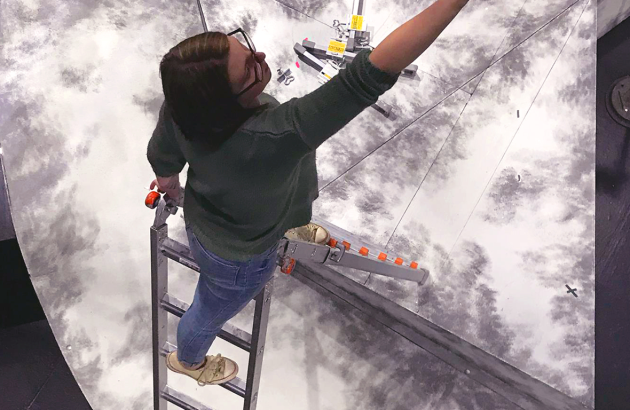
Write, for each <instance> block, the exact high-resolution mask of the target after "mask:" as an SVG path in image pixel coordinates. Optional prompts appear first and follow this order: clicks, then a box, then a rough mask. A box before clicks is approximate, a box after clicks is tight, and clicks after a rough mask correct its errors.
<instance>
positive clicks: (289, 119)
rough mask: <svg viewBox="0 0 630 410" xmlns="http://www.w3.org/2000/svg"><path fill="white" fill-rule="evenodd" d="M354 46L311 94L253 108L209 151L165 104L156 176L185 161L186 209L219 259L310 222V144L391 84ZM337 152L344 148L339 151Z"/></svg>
mask: <svg viewBox="0 0 630 410" xmlns="http://www.w3.org/2000/svg"><path fill="white" fill-rule="evenodd" d="M370 53H371V50H368V49H365V50H362V51H360V52H359V53H358V54H357V56H356V57H355V58H354V60H353V61H352V63H350V64H348V65H347V67H346V69H344V70H340V72H339V74H337V75H336V76H335V77H333V78H332V79H331V80H330V81H328V82H327V83H325V84H323V85H322V86H321V87H319V88H317V89H316V90H314V91H312V92H311V93H309V94H307V95H305V96H303V97H300V98H292V99H290V100H289V101H287V102H285V103H283V104H280V103H279V102H278V101H277V100H276V99H275V98H273V97H271V96H269V95H267V94H264V93H263V94H262V95H261V96H260V97H259V98H260V101H261V103H263V104H264V103H267V102H269V103H270V106H269V108H267V109H265V110H264V111H262V112H259V113H257V114H254V115H253V116H252V117H250V118H248V119H247V121H245V123H244V124H243V125H242V126H241V127H240V128H239V129H238V130H237V131H236V132H235V133H234V135H233V136H232V137H230V139H229V140H228V141H227V142H225V143H224V144H223V145H222V146H221V148H220V149H219V150H218V151H217V152H214V153H211V152H204V151H202V150H199V148H198V147H197V146H194V145H193V143H191V142H189V141H186V140H185V139H184V136H183V134H182V133H181V131H180V130H179V127H178V126H177V125H176V124H175V122H174V121H173V119H172V118H171V117H170V116H169V115H168V114H167V113H168V110H166V111H165V110H164V104H163V105H162V108H161V109H160V114H159V119H158V123H157V126H156V128H155V131H154V132H153V136H152V137H151V140H150V141H149V144H148V148H147V158H148V160H149V163H150V164H151V167H152V168H153V171H154V172H155V174H156V175H157V176H161V177H168V176H172V175H175V174H178V173H180V172H181V171H182V169H183V168H184V166H185V165H186V163H187V162H188V164H189V168H188V176H187V183H186V188H185V200H184V215H185V219H186V222H187V223H188V224H190V226H191V228H192V230H193V232H194V233H195V236H197V238H198V239H199V242H201V244H202V245H203V246H204V247H205V248H206V249H208V250H209V251H211V252H213V253H215V254H216V255H218V256H220V257H221V258H223V259H227V260H232V261H240V262H243V261H247V260H248V259H251V258H252V257H253V256H255V255H258V254H261V253H263V252H264V251H266V250H267V249H269V248H271V247H272V246H273V245H275V243H277V242H278V241H279V240H280V239H281V238H282V237H283V236H284V233H285V232H286V231H287V230H288V229H290V228H294V227H298V226H303V225H306V224H308V223H309V222H310V220H311V216H312V203H313V201H314V200H315V199H316V198H317V197H318V195H319V193H318V185H317V169H316V166H315V150H316V149H317V148H318V147H319V146H320V145H321V144H322V143H323V142H324V141H326V140H327V139H328V138H330V137H331V136H333V135H334V134H335V133H336V132H338V131H339V130H340V129H341V128H343V127H344V126H345V125H346V124H348V123H349V122H350V121H351V120H352V119H353V118H355V117H356V116H357V115H359V114H360V113H361V112H362V111H363V110H365V109H366V108H367V107H369V106H371V105H372V104H374V103H375V102H376V101H377V100H378V98H379V97H380V96H381V95H382V94H383V93H385V92H386V91H387V90H389V89H390V88H392V87H393V86H394V84H395V83H396V81H398V77H399V75H400V74H398V75H391V74H388V73H386V72H384V71H381V70H380V69H378V68H376V67H375V66H374V65H373V64H372V63H371V62H370V61H369V59H368V56H369V55H370ZM340 155H343V153H340Z"/></svg>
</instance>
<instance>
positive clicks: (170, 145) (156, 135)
mask: <svg viewBox="0 0 630 410" xmlns="http://www.w3.org/2000/svg"><path fill="white" fill-rule="evenodd" d="M165 105H166V102H164V103H163V104H162V108H160V115H159V117H158V122H157V126H156V127H155V130H154V131H153V135H152V136H151V139H150V140H149V145H148V147H147V159H148V160H149V163H150V164H151V167H152V168H153V172H155V175H157V176H159V177H169V176H172V175H176V174H179V173H180V172H182V169H184V166H185V165H186V158H185V157H184V154H182V151H181V149H180V147H179V144H178V143H177V141H176V139H175V130H174V129H173V127H172V125H171V124H170V123H169V122H168V121H166V118H165V113H164V107H165Z"/></svg>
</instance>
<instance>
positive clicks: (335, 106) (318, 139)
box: [252, 49, 400, 155]
mask: <svg viewBox="0 0 630 410" xmlns="http://www.w3.org/2000/svg"><path fill="white" fill-rule="evenodd" d="M371 53H372V50H370V49H363V50H361V51H360V52H359V53H357V55H356V56H355V58H354V59H353V60H352V62H351V63H350V64H348V65H347V67H346V68H345V69H343V70H340V71H339V73H338V74H337V75H336V76H334V77H333V78H332V79H331V80H330V81H328V82H326V83H325V84H323V85H322V86H321V87H319V88H317V89H315V90H314V91H312V92H310V93H309V94H307V95H305V96H303V97H300V98H292V99H290V100H289V101H287V102H285V103H283V104H281V105H280V106H278V107H276V108H274V109H273V110H268V111H266V112H265V113H263V114H262V115H261V116H260V118H259V121H257V122H256V123H252V125H253V124H255V125H253V126H255V127H256V128H257V129H258V130H261V129H262V130H265V131H266V132H267V133H271V134H274V135H277V136H284V138H281V139H280V140H284V142H283V143H286V141H287V138H288V137H289V136H290V135H293V136H295V134H297V135H299V137H300V140H301V147H302V151H303V152H298V154H300V155H303V154H304V153H305V152H308V151H313V150H316V149H317V148H318V147H319V146H320V145H321V144H323V143H324V142H325V141H326V140H327V139H328V138H330V137H331V136H333V135H334V134H335V133H337V132H338V131H339V130H340V129H342V128H343V127H344V126H345V125H346V124H348V123H349V122H350V121H351V120H352V119H354V118H355V117H356V116H357V115H359V114H360V113H361V112H362V111H363V110H365V109H366V108H367V107H369V106H371V105H372V104H374V103H376V102H377V101H378V98H379V97H380V96H381V95H382V94H384V93H385V92H386V91H387V90H389V89H391V88H392V87H393V86H394V84H396V82H397V81H398V77H400V73H399V74H396V75H392V74H389V73H387V72H384V71H382V70H380V69H379V68H377V67H376V66H375V65H373V64H372V62H371V61H370V60H369V56H370V54H371ZM252 131H254V130H252ZM296 144H297V143H296ZM296 147H300V144H297V145H296Z"/></svg>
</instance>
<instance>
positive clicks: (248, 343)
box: [161, 293, 252, 352]
mask: <svg viewBox="0 0 630 410" xmlns="http://www.w3.org/2000/svg"><path fill="white" fill-rule="evenodd" d="M161 307H162V309H164V310H166V311H167V312H169V313H171V314H173V315H175V316H177V317H180V318H181V317H182V316H183V315H184V313H186V311H187V310H188V308H189V307H190V305H189V304H188V303H186V302H184V301H182V300H179V299H177V298H176V297H174V296H171V295H169V294H168V293H167V294H166V295H164V298H163V299H162V303H161ZM218 336H219V337H220V338H221V339H223V340H225V341H226V342H228V343H231V344H233V345H234V346H237V347H240V348H241V349H243V350H245V351H247V352H250V351H251V349H252V335H251V334H250V333H248V332H246V331H244V330H242V329H239V328H238V327H236V326H234V325H231V324H230V323H226V324H225V325H223V328H222V329H221V331H220V332H219V335H218Z"/></svg>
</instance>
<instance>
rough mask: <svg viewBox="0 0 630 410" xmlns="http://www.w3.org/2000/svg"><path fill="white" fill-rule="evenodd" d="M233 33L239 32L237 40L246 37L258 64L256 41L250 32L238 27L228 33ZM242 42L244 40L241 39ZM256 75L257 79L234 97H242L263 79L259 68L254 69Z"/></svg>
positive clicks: (229, 34)
mask: <svg viewBox="0 0 630 410" xmlns="http://www.w3.org/2000/svg"><path fill="white" fill-rule="evenodd" d="M233 34H237V35H236V36H235V37H236V39H237V40H239V41H241V40H242V39H243V38H244V39H245V42H246V43H247V46H248V47H249V50H250V51H251V52H252V58H253V59H254V61H255V62H256V64H259V63H258V62H257V61H256V54H255V53H256V47H255V46H254V42H253V41H252V39H251V37H250V36H249V34H247V32H246V31H245V30H243V29H241V28H237V29H236V30H234V31H232V32H230V33H228V34H227V35H228V36H231V35H233ZM241 43H242V41H241ZM260 71H261V74H260V76H262V67H261V68H260ZM254 72H255V75H256V80H254V82H253V83H252V84H251V85H250V86H249V87H247V88H245V89H244V90H243V91H241V92H240V93H239V94H238V95H235V96H234V99H236V98H238V97H240V96H241V95H243V94H245V93H246V92H247V91H249V90H250V89H251V88H252V87H253V86H255V85H256V84H258V83H259V82H261V81H262V78H260V77H259V74H258V70H257V69H254Z"/></svg>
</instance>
